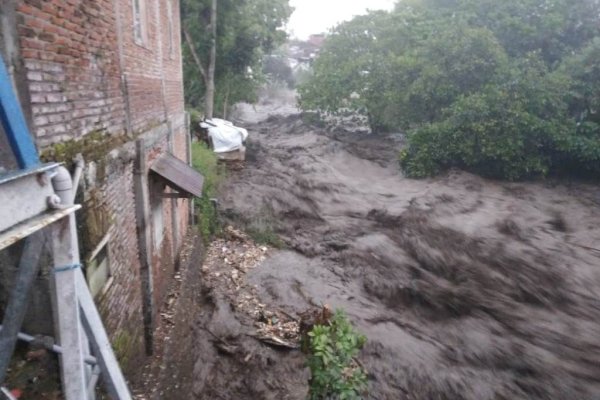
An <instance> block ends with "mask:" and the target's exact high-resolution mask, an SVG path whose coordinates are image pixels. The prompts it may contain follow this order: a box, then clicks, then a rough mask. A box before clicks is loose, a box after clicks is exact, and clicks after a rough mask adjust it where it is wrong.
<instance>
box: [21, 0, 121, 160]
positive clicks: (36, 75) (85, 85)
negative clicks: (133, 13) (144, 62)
mask: <svg viewBox="0 0 600 400" xmlns="http://www.w3.org/2000/svg"><path fill="white" fill-rule="evenodd" d="M17 19H18V21H17V24H18V27H17V30H18V33H19V36H20V48H21V56H22V59H23V61H24V65H25V68H26V71H27V79H28V81H29V91H30V100H31V105H32V108H31V110H32V114H33V120H32V129H33V134H34V135H35V136H36V137H37V140H38V145H39V146H40V147H42V148H43V147H46V146H48V145H50V144H53V143H57V142H62V141H65V140H69V139H73V138H78V137H81V136H83V135H86V134H88V133H90V132H93V131H106V132H109V133H112V134H119V133H123V132H124V131H125V124H124V118H125V114H124V101H123V96H122V93H121V89H120V75H121V74H120V70H119V54H118V46H117V30H116V29H115V26H116V21H115V13H114V7H113V3H112V1H110V0H94V1H89V0H23V1H20V2H19V3H18V5H17Z"/></svg>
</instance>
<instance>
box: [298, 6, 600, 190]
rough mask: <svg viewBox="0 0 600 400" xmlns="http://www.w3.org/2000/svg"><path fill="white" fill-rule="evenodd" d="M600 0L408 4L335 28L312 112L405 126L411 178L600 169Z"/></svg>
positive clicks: (386, 127) (318, 64)
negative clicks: (455, 170)
mask: <svg viewBox="0 0 600 400" xmlns="http://www.w3.org/2000/svg"><path fill="white" fill-rule="evenodd" d="M599 93H600V2H598V1H596V0H577V1H575V2H573V1H571V0H556V1H552V2H548V1H546V0H505V1H497V0H477V1H473V0H403V1H401V2H398V4H397V5H396V8H395V10H394V11H392V12H389V13H386V12H381V11H380V12H374V13H371V14H368V15H366V16H360V17H357V18H355V19H353V20H351V21H349V22H346V23H343V24H341V25H339V26H338V27H337V28H335V29H334V30H333V32H332V33H331V35H330V36H329V37H328V39H327V41H326V43H325V45H324V48H323V50H322V52H321V53H320V55H319V58H318V59H317V60H316V61H315V63H314V71H313V74H312V76H311V77H310V79H309V80H308V81H307V82H306V83H304V84H303V85H301V86H300V88H299V94H300V106H301V107H302V108H304V109H305V110H314V111H321V112H326V113H339V112H341V111H343V110H348V109H350V110H353V111H354V112H356V113H361V114H363V115H365V116H367V117H368V119H369V124H370V125H371V129H372V131H393V132H397V131H399V130H403V131H406V132H407V133H408V136H409V140H408V148H407V149H405V150H404V151H403V152H402V154H401V157H400V158H401V165H402V167H403V169H404V171H405V172H406V173H407V175H409V176H412V177H425V176H431V175H434V174H437V173H439V172H441V171H443V170H444V169H446V168H449V167H459V168H465V169H468V170H471V171H473V172H475V173H479V174H482V175H486V176H492V177H496V178H502V179H511V180H515V179H522V178H526V177H531V176H537V175H545V174H548V173H550V172H556V171H561V172H563V171H564V172H568V173H570V174H573V175H579V176H581V175H592V176H593V175H594V174H598V173H600V111H599V110H600V95H599Z"/></svg>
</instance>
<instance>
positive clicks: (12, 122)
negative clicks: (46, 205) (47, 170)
mask: <svg viewBox="0 0 600 400" xmlns="http://www.w3.org/2000/svg"><path fill="white" fill-rule="evenodd" d="M0 122H1V123H2V126H3V127H4V131H5V132H6V136H7V138H8V142H9V143H10V147H11V148H12V151H13V153H14V155H15V158H16V159H17V163H18V164H19V168H21V169H26V168H32V167H35V166H36V165H39V163H40V159H39V157H38V154H37V149H36V148H35V144H34V143H33V139H32V138H31V135H30V134H29V129H28V128H27V123H26V122H25V116H23V110H21V105H20V104H19V101H18V100H17V97H16V96H15V93H14V91H13V87H12V82H11V80H10V77H9V75H8V71H7V70H6V66H5V65H4V60H3V59H2V56H1V55H0Z"/></svg>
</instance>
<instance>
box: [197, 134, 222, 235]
mask: <svg viewBox="0 0 600 400" xmlns="http://www.w3.org/2000/svg"><path fill="white" fill-rule="evenodd" d="M192 165H193V166H194V168H195V169H196V170H198V171H200V173H201V174H202V175H203V176H204V188H203V189H202V192H203V195H202V197H201V198H197V199H195V203H194V204H195V205H196V210H197V213H198V227H199V229H200V233H201V234H202V237H203V238H204V239H205V240H208V239H210V238H211V237H212V236H213V235H215V234H216V233H218V231H219V229H220V226H219V220H218V218H217V210H216V209H215V205H214V203H213V202H212V201H211V199H212V198H215V197H216V196H217V192H218V189H219V185H220V183H221V181H222V180H223V179H224V178H225V170H224V169H223V168H222V167H221V165H219V163H218V160H217V156H216V155H215V153H214V152H213V151H212V150H211V149H209V148H208V147H207V146H206V144H205V143H202V142H194V143H192Z"/></svg>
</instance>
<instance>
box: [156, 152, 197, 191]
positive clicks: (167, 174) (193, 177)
mask: <svg viewBox="0 0 600 400" xmlns="http://www.w3.org/2000/svg"><path fill="white" fill-rule="evenodd" d="M150 169H151V170H152V171H154V172H155V173H157V174H158V175H160V176H162V177H163V178H164V179H166V180H167V181H168V182H169V185H170V186H173V187H175V189H177V190H179V191H183V192H187V193H189V194H192V195H194V196H196V197H202V187H203V185H204V177H203V176H202V174H200V173H199V172H198V171H196V170H195V169H193V168H192V167H190V166H189V165H187V164H186V163H184V162H183V161H181V160H180V159H178V158H176V157H174V156H173V155H171V154H168V153H165V154H163V155H162V156H160V157H159V158H158V159H156V160H155V161H154V163H152V166H150Z"/></svg>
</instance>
